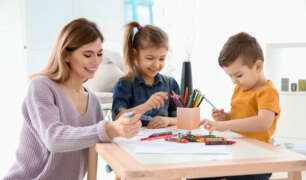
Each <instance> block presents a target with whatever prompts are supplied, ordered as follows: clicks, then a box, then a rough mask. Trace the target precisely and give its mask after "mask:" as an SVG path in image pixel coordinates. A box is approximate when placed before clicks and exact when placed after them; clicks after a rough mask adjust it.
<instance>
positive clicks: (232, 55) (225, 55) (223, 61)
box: [218, 32, 264, 68]
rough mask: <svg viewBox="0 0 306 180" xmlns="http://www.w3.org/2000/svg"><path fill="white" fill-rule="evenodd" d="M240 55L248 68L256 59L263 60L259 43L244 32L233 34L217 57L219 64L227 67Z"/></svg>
mask: <svg viewBox="0 0 306 180" xmlns="http://www.w3.org/2000/svg"><path fill="white" fill-rule="evenodd" d="M240 56H242V57H243V58H242V59H243V61H244V62H243V63H244V64H245V65H247V66H248V67H250V68H251V67H252V66H253V65H254V63H255V62H256V60H258V59H259V60H262V61H264V57H263V53H262V49H261V47H260V45H259V43H258V42H257V40H256V39H255V38H254V37H252V36H251V35H249V34H248V33H245V32H240V33H238V34H235V35H233V36H231V37H230V38H229V39H228V40H227V42H226V43H225V44H224V46H223V48H222V50H221V52H220V55H219V58H218V61H219V65H220V66H221V67H228V66H230V65H231V64H232V63H233V62H234V61H235V60H236V59H237V58H238V57H240Z"/></svg>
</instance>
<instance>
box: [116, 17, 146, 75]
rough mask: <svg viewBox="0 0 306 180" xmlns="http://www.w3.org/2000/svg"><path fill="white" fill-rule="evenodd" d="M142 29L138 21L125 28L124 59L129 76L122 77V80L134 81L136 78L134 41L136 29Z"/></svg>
mask: <svg viewBox="0 0 306 180" xmlns="http://www.w3.org/2000/svg"><path fill="white" fill-rule="evenodd" d="M135 27H141V26H140V24H139V23H138V22H136V21H131V22H130V23H128V24H127V25H126V26H125V32H124V41H123V59H124V61H125V65H126V67H127V75H126V76H124V77H122V78H121V79H122V80H126V81H132V80H134V78H135V76H136V72H135V71H136V70H135V60H134V55H133V48H134V47H133V40H134V28H135Z"/></svg>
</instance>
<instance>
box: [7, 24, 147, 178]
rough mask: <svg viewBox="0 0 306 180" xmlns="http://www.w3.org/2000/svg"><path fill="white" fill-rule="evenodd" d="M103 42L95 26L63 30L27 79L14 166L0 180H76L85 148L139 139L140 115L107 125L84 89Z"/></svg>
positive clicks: (71, 26) (84, 162)
mask: <svg viewBox="0 0 306 180" xmlns="http://www.w3.org/2000/svg"><path fill="white" fill-rule="evenodd" d="M102 42H103V36H102V34H101V33H100V31H99V30H98V28H97V26H96V24H94V23H93V22H90V21H88V20H86V19H83V18H81V19H76V20H74V21H72V22H70V23H69V24H67V25H66V26H65V27H64V28H63V29H62V31H61V32H60V34H59V37H58V39H57V41H56V44H55V47H54V49H53V52H52V54H51V57H50V59H49V62H48V65H47V66H46V68H45V69H44V70H43V71H41V72H40V73H38V74H35V75H32V76H31V79H32V80H31V83H30V85H29V89H28V93H27V96H26V98H25V100H24V103H23V106H22V112H23V116H24V119H25V121H24V125H23V128H22V132H21V140H20V145H19V149H18V150H17V155H16V156H17V157H16V162H15V164H14V165H13V167H12V168H11V169H10V171H9V174H8V175H7V176H6V177H5V178H4V180H9V179H14V180H15V179H43V180H54V179H57V180H61V179H63V180H64V179H65V180H66V179H78V180H81V179H83V178H84V175H85V173H86V172H87V165H88V164H87V160H88V155H87V154H88V147H90V146H92V145H94V144H95V143H97V142H109V141H111V140H112V138H114V137H117V136H123V137H127V138H130V137H132V136H134V135H136V134H137V133H138V131H139V128H140V127H141V123H140V121H139V115H135V116H134V117H132V118H127V114H124V115H123V116H120V117H119V118H118V120H117V121H115V122H106V121H104V120H103V114H102V112H101V107H100V103H99V101H98V99H97V97H96V96H95V95H94V94H93V93H92V92H91V91H89V90H88V89H86V88H84V87H83V83H84V82H85V81H87V80H88V79H90V78H93V77H94V74H95V71H96V70H97V69H98V66H99V65H100V63H101V61H102V54H103V53H102V51H103V50H102Z"/></svg>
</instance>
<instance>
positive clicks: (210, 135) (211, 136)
mask: <svg viewBox="0 0 306 180" xmlns="http://www.w3.org/2000/svg"><path fill="white" fill-rule="evenodd" d="M203 137H204V138H215V137H216V135H214V134H209V135H204V136H203Z"/></svg>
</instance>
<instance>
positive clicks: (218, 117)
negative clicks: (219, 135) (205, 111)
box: [211, 109, 226, 121]
mask: <svg viewBox="0 0 306 180" xmlns="http://www.w3.org/2000/svg"><path fill="white" fill-rule="evenodd" d="M211 116H212V117H213V119H214V120H215V121H225V120H226V113H225V112H224V109H213V110H212V112H211Z"/></svg>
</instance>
